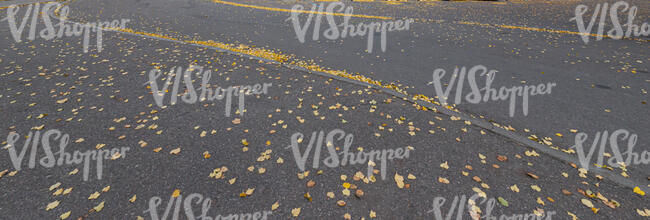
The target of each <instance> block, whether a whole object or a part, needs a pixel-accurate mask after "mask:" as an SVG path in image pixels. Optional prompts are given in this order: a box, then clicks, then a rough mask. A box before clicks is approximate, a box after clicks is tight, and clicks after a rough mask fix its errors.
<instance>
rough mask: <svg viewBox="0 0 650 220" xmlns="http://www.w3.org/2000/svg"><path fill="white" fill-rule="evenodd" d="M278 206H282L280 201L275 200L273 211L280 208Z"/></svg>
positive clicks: (272, 206)
mask: <svg viewBox="0 0 650 220" xmlns="http://www.w3.org/2000/svg"><path fill="white" fill-rule="evenodd" d="M278 207H280V203H279V202H275V203H273V205H271V211H275V210H276V209H278Z"/></svg>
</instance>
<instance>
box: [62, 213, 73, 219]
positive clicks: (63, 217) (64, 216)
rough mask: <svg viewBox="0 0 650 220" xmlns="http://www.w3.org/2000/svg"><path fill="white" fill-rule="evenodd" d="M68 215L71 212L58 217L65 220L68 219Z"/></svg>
mask: <svg viewBox="0 0 650 220" xmlns="http://www.w3.org/2000/svg"><path fill="white" fill-rule="evenodd" d="M70 213H71V212H70V211H68V212H66V213H63V214H61V216H60V217H61V219H66V218H68V217H70Z"/></svg>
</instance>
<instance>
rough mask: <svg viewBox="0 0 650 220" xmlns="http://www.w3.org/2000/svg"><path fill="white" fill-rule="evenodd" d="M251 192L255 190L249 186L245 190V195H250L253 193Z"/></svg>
mask: <svg viewBox="0 0 650 220" xmlns="http://www.w3.org/2000/svg"><path fill="white" fill-rule="evenodd" d="M253 192H255V188H249V189H247V190H246V195H248V196H250V195H252V194H253Z"/></svg>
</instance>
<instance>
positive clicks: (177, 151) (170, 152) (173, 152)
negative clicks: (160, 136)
mask: <svg viewBox="0 0 650 220" xmlns="http://www.w3.org/2000/svg"><path fill="white" fill-rule="evenodd" d="M180 152H181V148H180V147H179V148H176V149H173V150H171V151H169V154H178V153H180Z"/></svg>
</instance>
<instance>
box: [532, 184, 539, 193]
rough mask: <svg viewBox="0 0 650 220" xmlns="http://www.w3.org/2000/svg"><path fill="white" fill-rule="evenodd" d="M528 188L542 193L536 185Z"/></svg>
mask: <svg viewBox="0 0 650 220" xmlns="http://www.w3.org/2000/svg"><path fill="white" fill-rule="evenodd" d="M530 188H532V189H534V190H535V191H537V192H539V191H542V188H539V186H537V185H532V186H530Z"/></svg>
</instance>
